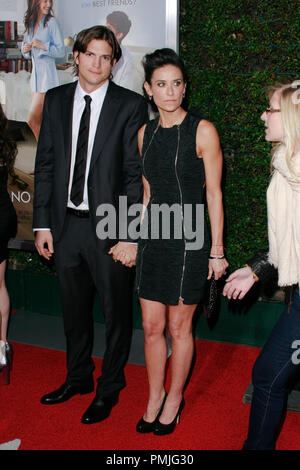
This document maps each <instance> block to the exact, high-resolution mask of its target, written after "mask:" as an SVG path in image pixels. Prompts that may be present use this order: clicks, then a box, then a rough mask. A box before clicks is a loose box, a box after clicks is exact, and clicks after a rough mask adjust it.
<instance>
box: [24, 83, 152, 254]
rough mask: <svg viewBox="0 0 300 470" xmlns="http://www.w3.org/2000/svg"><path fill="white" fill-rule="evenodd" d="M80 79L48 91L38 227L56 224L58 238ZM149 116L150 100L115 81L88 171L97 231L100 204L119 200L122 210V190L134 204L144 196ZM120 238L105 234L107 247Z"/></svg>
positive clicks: (41, 142) (36, 215)
mask: <svg viewBox="0 0 300 470" xmlns="http://www.w3.org/2000/svg"><path fill="white" fill-rule="evenodd" d="M76 85H77V82H74V83H70V84H66V85H62V86H60V87H57V88H53V89H51V90H49V91H48V92H47V93H46V97H45V103H44V111H43V121H42V126H41V131H40V137H39V141H38V146H37V155H36V164H35V189H34V212H33V227H34V228H50V229H51V231H52V235H53V240H54V242H57V241H58V240H59V239H60V237H61V235H62V230H63V225H64V220H65V216H66V210H67V198H68V184H69V174H70V161H71V142H72V110H73V101H74V93H75V89H76ZM147 119H148V114H147V105H146V102H145V100H144V99H143V98H142V97H141V96H140V95H138V94H137V93H134V92H132V91H130V90H127V89H125V88H122V87H119V86H117V85H115V84H114V83H113V82H110V83H109V86H108V90H107V93H106V96H105V99H104V103H103V106H102V110H101V113H100V117H99V121H98V127H97V131H96V135H95V140H94V146H93V151H92V158H91V164H90V170H89V176H88V199H89V210H90V220H91V223H92V225H93V228H94V229H95V230H94V233H95V236H96V225H97V222H98V221H99V217H97V216H96V210H97V207H98V206H99V205H100V204H107V203H109V204H113V205H114V207H115V208H116V211H117V213H118V205H119V196H121V195H123V196H127V198H128V199H127V200H128V204H129V205H130V204H134V203H137V202H141V200H142V179H141V157H140V155H139V151H138V145H137V132H138V130H139V128H140V127H141V126H142V125H143V124H144V123H145V122H146V121H147ZM117 239H118V234H117ZM115 242H116V239H114V240H112V239H111V240H106V241H101V240H99V243H102V244H103V246H104V247H109V246H111V245H113V244H114V243H115Z"/></svg>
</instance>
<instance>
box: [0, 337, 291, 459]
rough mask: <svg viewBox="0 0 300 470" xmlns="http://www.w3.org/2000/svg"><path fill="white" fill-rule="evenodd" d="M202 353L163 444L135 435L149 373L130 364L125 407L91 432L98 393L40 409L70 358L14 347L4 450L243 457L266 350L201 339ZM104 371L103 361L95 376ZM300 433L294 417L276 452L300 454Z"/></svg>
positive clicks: (1, 428)
mask: <svg viewBox="0 0 300 470" xmlns="http://www.w3.org/2000/svg"><path fill="white" fill-rule="evenodd" d="M196 347H197V360H196V364H195V367H194V371H193V375H192V378H191V381H190V383H189V386H188V388H187V390H186V392H185V399H186V407H185V409H184V411H183V413H182V419H181V422H180V424H179V425H178V426H177V428H176V430H175V432H174V433H173V434H171V435H169V436H164V437H159V436H154V435H152V434H151V435H140V434H138V433H136V431H135V425H136V422H137V421H138V420H139V418H140V417H141V416H142V415H143V413H144V409H145V405H146V401H147V392H148V386H147V378H146V369H145V367H141V366H135V365H130V364H129V365H127V367H126V378H127V387H126V388H125V389H124V390H123V391H122V392H121V394H120V401H119V405H117V406H116V407H115V408H113V411H112V413H111V416H110V417H109V418H108V419H107V420H105V421H103V422H102V423H97V424H93V425H91V426H88V425H84V424H81V422H80V420H81V416H82V414H83V412H84V411H85V410H86V408H87V407H88V406H89V404H90V402H91V400H92V398H93V395H92V394H91V395H83V396H79V395H78V396H75V397H73V398H72V399H71V400H70V401H68V402H66V403H63V404H60V405H56V406H43V405H40V403H39V401H40V397H41V395H43V394H44V393H47V392H49V391H52V390H53V389H55V388H57V387H58V386H60V385H61V384H62V383H63V382H64V379H65V368H64V365H65V354H64V353H62V352H57V351H52V350H48V349H42V348H37V347H30V346H25V345H22V344H14V350H15V361H14V369H13V372H12V377H11V384H10V385H9V386H3V385H2V382H1V384H0V409H1V412H0V422H1V425H0V444H2V443H4V442H8V441H12V440H14V439H20V440H21V445H20V450H98V449H99V450H100V449H104V450H143V449H146V450H160V449H162V450H239V449H241V447H242V444H243V441H244V439H245V437H246V432H247V425H248V415H249V410H250V407H249V405H245V404H243V403H242V397H243V394H244V392H245V389H246V387H247V385H248V383H249V381H250V378H251V369H252V365H253V362H254V360H255V358H256V357H257V354H258V352H259V349H258V348H253V347H245V346H237V345H232V344H224V343H214V342H209V341H199V340H197V342H196ZM100 365H101V361H100V360H96V375H99V372H100ZM0 378H1V379H2V377H0ZM299 429H300V414H299V413H290V412H289V413H288V414H287V418H286V421H285V424H284V427H283V430H282V432H281V435H280V438H279V440H278V445H277V449H281V450H296V449H300V436H299Z"/></svg>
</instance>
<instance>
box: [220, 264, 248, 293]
mask: <svg viewBox="0 0 300 470" xmlns="http://www.w3.org/2000/svg"><path fill="white" fill-rule="evenodd" d="M254 283H255V279H254V277H253V274H252V271H251V270H250V269H249V268H248V267H247V266H246V267H244V268H240V269H237V270H236V271H234V273H232V274H230V276H229V277H228V279H226V284H225V287H224V289H223V295H224V296H225V297H228V299H240V300H241V299H243V298H244V297H245V295H246V294H247V292H248V291H249V290H250V289H251V287H252V286H253V284H254Z"/></svg>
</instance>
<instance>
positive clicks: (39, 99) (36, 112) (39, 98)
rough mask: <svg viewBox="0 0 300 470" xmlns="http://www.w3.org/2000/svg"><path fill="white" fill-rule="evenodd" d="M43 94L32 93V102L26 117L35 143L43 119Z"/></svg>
mask: <svg viewBox="0 0 300 470" xmlns="http://www.w3.org/2000/svg"><path fill="white" fill-rule="evenodd" d="M44 101H45V93H35V92H33V93H32V101H31V106H30V110H29V115H28V121H27V122H28V125H29V127H30V129H31V130H32V132H33V135H34V137H35V138H36V141H38V139H39V135H40V129H41V124H42V117H43V108H44Z"/></svg>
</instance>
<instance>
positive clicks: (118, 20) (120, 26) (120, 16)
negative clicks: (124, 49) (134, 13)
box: [106, 11, 131, 38]
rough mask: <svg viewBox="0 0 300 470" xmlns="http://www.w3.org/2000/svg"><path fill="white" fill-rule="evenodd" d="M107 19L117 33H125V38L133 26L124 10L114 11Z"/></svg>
mask: <svg viewBox="0 0 300 470" xmlns="http://www.w3.org/2000/svg"><path fill="white" fill-rule="evenodd" d="M106 21H107V23H109V24H110V25H111V26H113V27H114V29H115V30H116V33H117V34H118V33H123V38H124V37H125V36H126V35H127V34H128V33H129V30H130V28H131V21H130V19H129V18H128V16H127V15H126V13H124V12H123V11H113V12H112V13H110V14H109V15H108V16H107V17H106Z"/></svg>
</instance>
